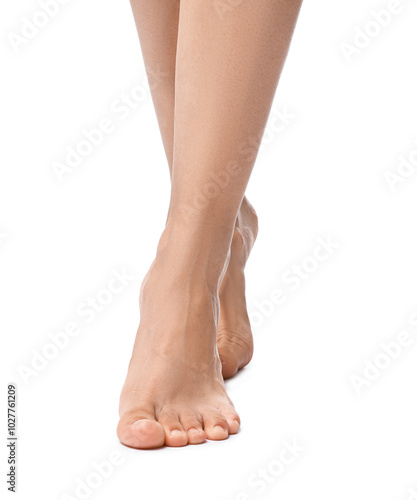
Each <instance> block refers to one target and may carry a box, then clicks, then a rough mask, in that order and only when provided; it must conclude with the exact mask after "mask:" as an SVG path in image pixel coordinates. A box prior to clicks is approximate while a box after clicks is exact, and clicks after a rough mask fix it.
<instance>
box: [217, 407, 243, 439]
mask: <svg viewBox="0 0 417 500" xmlns="http://www.w3.org/2000/svg"><path fill="white" fill-rule="evenodd" d="M221 412H222V415H223V416H224V417H225V419H226V421H227V425H228V427H229V434H237V433H238V431H239V428H240V418H239V415H238V414H237V413H236V411H235V410H234V409H233V408H229V407H227V406H226V407H224V408H221Z"/></svg>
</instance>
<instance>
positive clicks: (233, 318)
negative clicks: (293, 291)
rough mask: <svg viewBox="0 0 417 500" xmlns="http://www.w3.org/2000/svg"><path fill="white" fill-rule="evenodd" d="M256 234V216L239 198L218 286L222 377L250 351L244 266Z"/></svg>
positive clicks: (243, 362)
mask: <svg viewBox="0 0 417 500" xmlns="http://www.w3.org/2000/svg"><path fill="white" fill-rule="evenodd" d="M257 234H258V218H257V216H256V212H255V210H254V209H253V207H252V205H250V203H249V202H248V200H247V199H246V198H244V199H243V202H242V205H241V208H240V211H239V215H238V218H237V222H236V227H235V230H234V234H233V239H232V245H231V252H230V261H229V264H228V268H227V271H226V274H225V276H224V278H223V282H222V285H221V288H220V292H219V297H220V320H219V326H218V333H217V347H218V351H219V356H220V359H221V362H222V373H223V377H224V378H225V379H226V378H230V377H232V376H233V375H235V374H236V373H237V371H238V370H240V369H241V368H243V367H244V366H246V365H247V364H248V363H249V361H250V360H251V359H252V355H253V337H252V330H251V326H250V321H249V316H248V312H247V308H246V298H245V274H244V269H245V265H246V261H247V260H248V257H249V254H250V251H251V249H252V247H253V244H254V242H255V240H256V236H257Z"/></svg>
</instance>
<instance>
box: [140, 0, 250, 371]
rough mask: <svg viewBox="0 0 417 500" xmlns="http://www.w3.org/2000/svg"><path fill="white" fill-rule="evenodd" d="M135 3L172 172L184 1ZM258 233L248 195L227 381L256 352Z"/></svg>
mask: <svg viewBox="0 0 417 500" xmlns="http://www.w3.org/2000/svg"><path fill="white" fill-rule="evenodd" d="M131 4H132V10H133V13H134V17H135V21H136V26H137V30H138V34H139V38H140V41H141V47H142V53H143V57H144V61H145V66H146V68H147V70H148V71H149V73H150V74H152V72H154V71H157V72H158V73H160V74H161V73H162V74H163V75H164V78H163V79H162V80H161V81H160V83H159V84H158V85H156V86H153V87H152V97H153V102H154V105H155V110H156V115H157V118H158V123H159V128H160V131H161V136H162V141H163V144H164V148H165V154H166V157H167V161H168V165H169V170H170V173H171V172H172V164H173V160H174V158H173V147H174V107H175V64H176V54H177V38H178V22H179V6H180V0H159V1H157V2H156V1H155V2H151V1H149V0H131ZM226 5H227V4H226ZM219 13H220V11H218V12H217V15H219ZM257 234H258V219H257V216H256V212H255V210H254V209H253V207H252V205H251V204H250V203H249V201H248V199H247V198H246V197H244V198H243V201H242V204H241V206H240V209H239V212H238V216H237V219H236V227H235V230H234V236H233V239H232V244H231V255H230V262H229V266H228V268H227V271H226V274H225V277H224V280H223V283H222V286H221V289H220V292H219V297H220V317H219V325H218V335H217V347H218V351H219V356H220V360H221V361H222V373H223V377H224V378H229V377H231V376H233V375H234V374H235V373H236V372H237V371H238V370H239V369H240V368H243V367H244V366H245V365H247V364H248V363H249V361H250V360H251V358H252V354H253V338H252V330H251V326H250V321H249V317H248V313H247V309H246V298H245V274H244V269H245V265H246V262H247V259H248V257H249V254H250V251H251V249H252V246H253V244H254V242H255V239H256V236H257Z"/></svg>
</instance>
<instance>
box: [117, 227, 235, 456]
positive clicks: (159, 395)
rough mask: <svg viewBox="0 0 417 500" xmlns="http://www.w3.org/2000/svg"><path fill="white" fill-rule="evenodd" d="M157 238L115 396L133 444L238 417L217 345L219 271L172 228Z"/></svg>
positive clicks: (147, 444) (213, 433) (121, 432)
mask: <svg viewBox="0 0 417 500" xmlns="http://www.w3.org/2000/svg"><path fill="white" fill-rule="evenodd" d="M167 231H168V230H166V231H165V232H167ZM164 239H165V240H167V241H165V243H164ZM185 239H186V238H185ZM161 241H162V243H160V246H159V248H158V254H157V257H156V259H155V261H154V263H153V265H152V267H151V269H150V271H149V273H148V275H147V277H146V278H145V281H144V283H143V285H142V290H141V300H140V308H141V322H140V326H139V329H138V333H137V336H136V341H135V345H134V348H133V354H132V358H131V361H130V364H129V370H128V374H127V378H126V382H125V384H124V387H123V390H122V394H121V398H120V422H119V425H118V429H117V434H118V437H119V439H120V441H121V442H122V443H123V444H125V445H126V446H130V447H133V448H156V447H159V446H162V445H164V444H165V445H168V446H184V445H186V444H197V443H202V442H204V441H205V440H206V439H213V440H221V439H226V438H227V437H228V435H229V434H235V433H237V431H238V429H239V425H240V421H239V416H238V414H237V413H236V411H235V409H234V407H233V404H232V402H231V400H230V399H229V397H228V395H227V393H226V390H225V387H224V382H223V377H222V372H221V366H222V365H221V362H220V359H219V356H218V352H217V346H216V335H217V333H216V332H217V326H218V315H219V297H218V290H217V289H216V286H217V285H212V283H213V281H214V283H218V279H217V280H216V279H214V280H211V279H208V276H209V274H210V273H208V272H207V269H206V267H207V266H206V264H203V265H202V263H206V262H208V261H209V260H210V259H208V256H207V255H206V254H205V252H206V250H204V249H199V248H196V246H195V245H196V244H195V242H189V241H188V242H187V241H185V240H184V238H181V237H178V234H177V235H174V236H172V234H171V235H168V236H167V235H166V234H165V236H163V237H162V238H161ZM219 276H220V274H219ZM208 281H211V283H209V282H208Z"/></svg>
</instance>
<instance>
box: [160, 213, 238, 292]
mask: <svg viewBox="0 0 417 500" xmlns="http://www.w3.org/2000/svg"><path fill="white" fill-rule="evenodd" d="M211 233H213V235H212V234H211ZM230 240H231V237H230V238H224V237H223V238H221V237H220V236H219V235H216V234H215V232H214V231H212V230H210V228H206V227H204V226H202V225H200V224H188V223H184V221H182V220H177V219H173V218H171V219H169V221H168V222H167V225H166V227H165V229H164V231H163V233H162V235H161V238H160V240H159V243H158V247H157V253H156V259H155V262H154V265H156V266H162V267H165V269H168V270H169V274H171V275H177V276H185V277H187V279H192V280H193V281H195V280H197V281H200V282H205V283H206V284H207V286H208V287H209V288H210V289H211V290H213V291H216V290H218V287H219V284H220V281H221V278H222V276H223V274H224V272H225V270H226V267H227V263H228V260H229V254H230Z"/></svg>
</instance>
